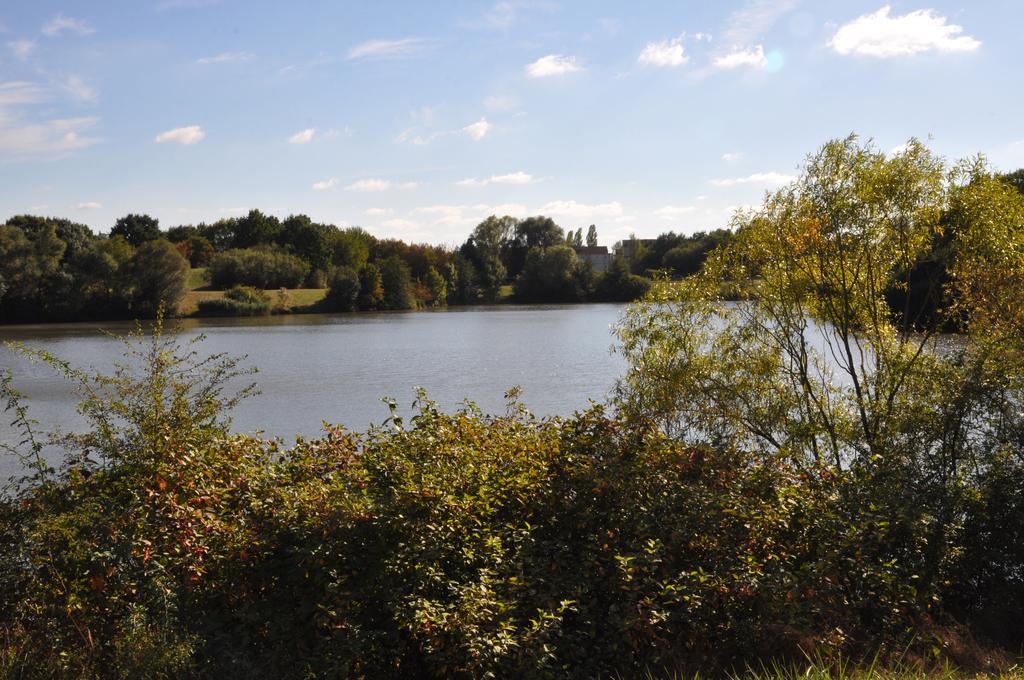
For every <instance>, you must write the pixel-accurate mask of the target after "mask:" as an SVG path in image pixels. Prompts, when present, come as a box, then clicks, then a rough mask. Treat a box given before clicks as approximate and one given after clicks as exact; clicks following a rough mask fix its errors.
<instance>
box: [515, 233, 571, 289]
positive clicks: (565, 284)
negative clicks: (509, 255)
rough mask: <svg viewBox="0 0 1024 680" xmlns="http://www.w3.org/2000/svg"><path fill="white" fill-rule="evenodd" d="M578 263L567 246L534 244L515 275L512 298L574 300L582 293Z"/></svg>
mask: <svg viewBox="0 0 1024 680" xmlns="http://www.w3.org/2000/svg"><path fill="white" fill-rule="evenodd" d="M581 269H582V263H581V262H580V261H579V258H577V257H576V252H575V251H574V250H573V249H572V248H569V247H568V246H555V247H553V248H534V249H533V250H531V251H530V252H529V253H527V255H526V265H525V266H524V267H523V273H522V274H520V275H519V278H518V279H516V284H515V292H516V298H518V299H519V300H522V301H528V302H547V301H550V302H575V301H579V300H582V299H583V298H584V297H585V295H586V289H585V287H584V286H585V283H584V279H585V277H584V276H582V274H583V272H581Z"/></svg>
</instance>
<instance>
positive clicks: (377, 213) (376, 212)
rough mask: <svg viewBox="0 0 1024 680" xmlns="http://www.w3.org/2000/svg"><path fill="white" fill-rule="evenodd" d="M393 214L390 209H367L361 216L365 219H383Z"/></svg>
mask: <svg viewBox="0 0 1024 680" xmlns="http://www.w3.org/2000/svg"><path fill="white" fill-rule="evenodd" d="M393 212H395V211H394V210H393V209H392V208H367V209H366V210H364V211H363V214H364V215H366V216H367V217H383V216H385V215H390V214H391V213H393Z"/></svg>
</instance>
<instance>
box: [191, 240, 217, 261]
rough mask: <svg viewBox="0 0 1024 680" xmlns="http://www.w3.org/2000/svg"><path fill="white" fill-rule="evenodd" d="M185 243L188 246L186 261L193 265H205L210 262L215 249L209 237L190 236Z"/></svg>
mask: <svg viewBox="0 0 1024 680" xmlns="http://www.w3.org/2000/svg"><path fill="white" fill-rule="evenodd" d="M185 243H186V244H187V248H188V255H187V257H188V261H189V264H191V265H192V266H193V267H205V266H206V265H208V264H210V260H212V259H213V256H214V254H215V251H214V249H213V244H212V243H210V240H209V239H206V238H203V237H202V236H190V237H189V238H188V239H187V240H186V241H185Z"/></svg>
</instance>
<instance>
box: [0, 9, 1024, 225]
mask: <svg viewBox="0 0 1024 680" xmlns="http://www.w3.org/2000/svg"><path fill="white" fill-rule="evenodd" d="M1022 25H1024V2H1021V0H973V1H972V2H967V1H966V0H959V1H957V2H945V1H943V0H913V1H908V2H903V1H895V0H894V1H893V2H890V3H887V4H882V2H880V1H879V0H871V1H861V0H731V1H714V2H713V1H711V0H707V1H704V2H697V1H680V0H677V1H676V2H656V1H653V0H644V1H643V2H636V1H634V2H607V1H603V0H587V1H579V2H569V1H568V0H566V1H558V0H551V1H547V0H522V1H517V0H507V1H503V2H483V3H476V2H460V1H456V0H450V1H447V2H422V1H417V2H385V1H380V2H362V1H360V2H339V1H327V0H322V1H320V0H292V1H290V2H284V1H273V0H103V1H102V2H100V1H98V0H73V1H72V0H63V2H59V1H58V2H54V1H52V0H6V1H5V2H4V3H2V4H0V220H2V219H6V217H8V216H11V215H15V214H20V213H33V214H43V215H53V216H60V217H68V218H70V219H73V220H75V221H78V222H83V223H85V224H88V225H89V226H90V227H92V228H93V229H94V230H95V231H97V232H106V231H109V229H110V227H111V226H112V225H113V223H114V221H115V220H116V219H117V218H118V217H120V216H122V215H125V214H127V213H130V212H135V213H148V214H150V215H153V216H154V217H157V218H159V220H160V223H161V226H162V227H165V228H166V227H170V226H174V225H179V224H196V223H199V222H203V221H206V222H210V221H215V220H217V219H221V218H224V217H232V216H237V215H240V214H243V213H244V212H246V211H248V210H249V209H250V208H258V209H260V210H263V211H264V212H269V213H272V214H276V215H278V216H281V217H285V216H287V215H290V214H294V213H304V214H307V215H309V216H310V217H312V218H313V219H314V220H317V221H322V222H328V223H332V224H336V225H338V226H353V225H358V226H362V227H364V228H366V229H367V230H368V231H370V232H371V233H373V234H375V235H377V236H384V237H395V238H402V239H405V240H407V241H421V242H431V243H440V244H449V245H455V244H458V243H461V242H462V241H463V240H464V239H465V237H466V236H467V234H468V233H469V231H470V230H471V229H472V227H473V226H474V225H475V224H476V223H478V222H479V221H480V220H481V219H483V218H484V217H486V216H487V215H489V214H492V213H495V214H510V215H514V216H517V217H525V216H527V215H535V214H544V215H549V216H551V217H553V218H554V219H555V220H556V221H557V222H558V223H559V224H560V225H561V226H562V227H564V228H566V229H576V228H580V227H583V228H584V230H586V229H585V228H586V227H587V225H589V224H596V225H597V229H598V234H599V239H600V242H601V243H602V244H607V245H611V244H612V243H614V242H615V241H617V240H619V239H622V238H625V237H628V236H629V235H631V234H635V235H636V236H638V237H641V238H647V237H654V236H656V235H657V234H659V233H662V232H665V231H669V230H675V231H678V232H685V233H692V232H694V231H698V230H708V229H715V228H718V227H723V226H727V225H728V222H729V218H730V215H731V214H732V212H733V211H734V210H735V209H736V208H737V207H743V206H749V205H754V204H757V203H758V202H759V201H760V199H761V198H762V197H763V195H764V193H765V192H766V191H769V190H771V189H774V188H777V187H778V186H781V185H782V184H784V183H786V182H788V181H790V180H791V179H792V178H793V177H794V176H795V175H797V174H798V173H799V169H800V165H801V163H802V162H803V160H804V158H805V157H806V156H807V154H809V153H811V152H812V151H814V150H815V149H816V148H818V147H820V146H821V145H822V144H823V143H825V142H826V141H828V140H830V139H834V138H837V137H845V136H846V135H848V134H850V133H856V134H858V135H860V136H861V137H862V138H865V139H872V140H874V143H875V144H876V145H877V146H878V148H879V149H881V150H884V151H887V152H892V151H894V150H896V149H898V148H899V146H900V145H901V144H903V143H905V142H906V140H907V139H909V138H911V137H916V138H918V139H921V140H925V141H926V143H928V144H929V145H930V146H931V148H933V149H934V150H935V151H936V152H938V153H940V154H941V155H943V156H945V157H946V158H948V159H950V160H955V159H958V158H963V157H966V156H971V155H974V154H978V153H983V154H985V155H986V157H987V158H988V159H989V161H990V163H991V164H992V165H993V167H994V168H995V169H997V170H1004V171H1006V170H1012V169H1016V168H1018V167H1024V125H1022V122H1024V114H1022V112H1024V87H1022V81H1024V76H1022V74H1024V69H1022V68H1021V67H1022V66H1024V63H1022V61H1021V57H1020V26H1022Z"/></svg>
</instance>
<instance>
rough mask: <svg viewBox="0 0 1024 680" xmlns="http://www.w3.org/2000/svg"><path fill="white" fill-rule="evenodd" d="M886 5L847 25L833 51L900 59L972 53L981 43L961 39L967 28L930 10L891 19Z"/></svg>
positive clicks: (836, 38)
mask: <svg viewBox="0 0 1024 680" xmlns="http://www.w3.org/2000/svg"><path fill="white" fill-rule="evenodd" d="M890 11H891V8H890V7H889V5H885V6H884V7H882V8H881V9H880V10H878V11H877V12H875V13H873V14H865V15H863V16H860V17H857V18H856V19H854V20H853V21H851V22H849V23H847V24H843V25H842V26H840V27H839V29H838V30H837V31H836V32H835V35H833V36H832V39H831V40H830V41H829V43H828V44H829V47H831V48H832V49H834V50H835V51H836V52H838V53H839V54H860V55H865V56H869V57H881V58H885V57H900V56H906V55H910V54H918V53H920V52H929V51H932V50H935V51H938V52H971V51H973V50H976V49H978V48H979V47H980V46H981V42H980V41H978V40H976V39H974V38H972V37H971V36H967V35H960V33H962V32H963V30H964V29H963V27H961V26H957V25H956V24H948V23H946V17H943V16H939V15H938V14H935V12H934V11H933V10H930V9H919V10H916V11H914V12H909V13H907V14H904V15H903V16H890V14H889V12H890Z"/></svg>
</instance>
